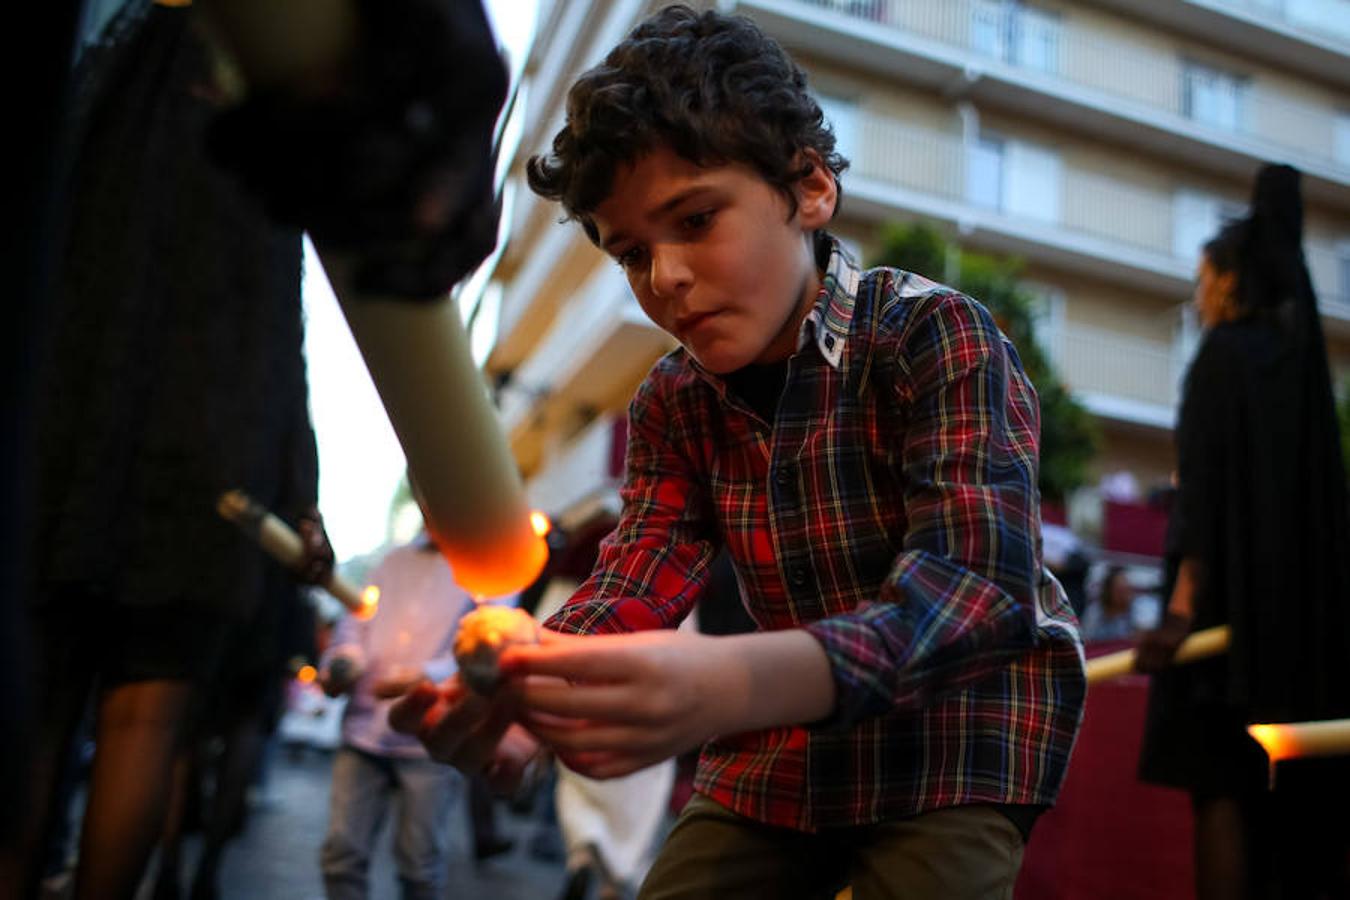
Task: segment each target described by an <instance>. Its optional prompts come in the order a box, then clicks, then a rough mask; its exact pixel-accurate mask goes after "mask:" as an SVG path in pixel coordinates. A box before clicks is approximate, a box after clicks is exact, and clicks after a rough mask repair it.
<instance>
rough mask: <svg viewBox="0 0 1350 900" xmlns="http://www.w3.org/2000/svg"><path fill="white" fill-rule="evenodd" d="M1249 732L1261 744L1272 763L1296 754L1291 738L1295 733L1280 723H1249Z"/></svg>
mask: <svg viewBox="0 0 1350 900" xmlns="http://www.w3.org/2000/svg"><path fill="white" fill-rule="evenodd" d="M1247 733H1248V734H1250V735H1251V736H1252V738H1253V739H1254V740H1255V741H1256V742H1257V743H1258V744H1260V745H1261V749H1262V750H1265V751H1266V756H1269V757H1270V761H1271V762H1272V763H1273V762H1278V761H1279V760H1282V759H1288V758H1289V757H1291V756H1293V755H1295V754H1294V746H1293V744H1294V742H1293V741H1292V740H1291V738H1292V737H1293V735H1292V734H1291V733H1290V732H1289V730H1288V729H1287V728H1284V727H1282V726H1280V725H1249V726H1247Z"/></svg>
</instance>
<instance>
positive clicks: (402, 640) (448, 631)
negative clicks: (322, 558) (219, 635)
mask: <svg viewBox="0 0 1350 900" xmlns="http://www.w3.org/2000/svg"><path fill="white" fill-rule="evenodd" d="M413 496H414V498H416V499H417V501H418V503H419V506H420V504H421V497H420V495H419V494H418V492H417V487H416V485H413ZM369 578H370V583H371V584H373V585H375V586H376V587H378V588H379V591H380V594H379V606H378V609H377V611H376V613H375V614H374V616H373V617H370V618H358V617H356V616H353V615H348V616H345V617H343V618H342V619H341V621H339V623H338V626H337V629H336V631H335V632H334V635H333V639H332V642H331V644H330V645H329V647H328V648H327V650H325V651H324V654H323V660H322V664H321V666H320V676H319V677H320V682H321V684H322V685H323V687H324V689H325V690H326V691H327V692H328V693H329V694H330V695H331V696H336V695H339V694H347V695H349V700H348V702H347V707H346V710H345V711H344V713H343V718H342V745H341V747H339V748H338V751H337V754H336V756H335V757H334V759H333V780H332V795H331V805H330V811H329V818H328V834H327V836H326V837H325V838H324V842H323V847H322V849H321V851H320V862H321V867H322V869H323V880H324V887H325V890H326V892H327V895H328V897H329V898H330V900H358V898H365V897H367V896H369V894H370V885H369V878H368V873H369V869H370V860H371V856H372V854H373V852H374V850H375V843H376V838H377V837H378V835H379V834H380V829H381V826H382V825H383V824H384V821H385V818H386V816H387V815H388V813H389V809H390V804H391V801H393V800H394V799H395V798H397V800H398V810H399V812H398V821H397V822H396V824H395V829H394V859H395V862H396V864H397V869H398V878H399V882H400V884H401V886H402V896H403V897H405V898H409V900H417V898H427V900H433V898H434V900H439V898H440V897H441V895H442V893H443V892H444V890H445V885H446V878H447V874H448V869H447V866H448V853H449V846H450V827H451V826H450V816H451V813H452V810H453V808H454V806H455V804H456V802H457V795H460V794H461V793H463V791H462V788H463V786H464V781H463V779H462V776H461V775H460V774H459V773H458V772H456V771H455V770H454V769H452V768H450V767H448V766H443V765H441V764H439V763H436V762H433V761H432V760H430V759H429V758H428V757H427V753H426V750H425V749H424V748H423V747H422V745H421V744H420V743H419V742H418V741H417V739H416V738H413V737H409V736H407V735H402V734H397V733H395V732H394V731H393V730H392V729H391V728H390V727H389V722H388V710H389V706H390V704H391V703H392V702H393V699H394V698H397V697H399V696H401V695H402V694H403V693H405V692H406V691H407V690H408V689H410V688H411V687H413V686H414V685H416V684H418V683H420V682H422V681H424V680H430V681H434V682H439V681H443V680H445V679H447V678H449V677H450V676H451V675H452V674H453V673H454V671H455V668H456V666H455V659H454V653H453V645H454V637H455V632H456V631H457V629H458V627H459V621H460V619H461V618H463V616H464V615H465V614H466V613H468V612H469V611H471V610H472V609H473V606H474V601H473V598H472V597H471V596H470V595H469V594H468V592H466V591H465V590H464V589H463V588H461V587H460V586H459V585H457V584H456V583H455V580H454V573H453V572H452V570H451V568H450V566H449V564H448V563H446V561H445V560H444V559H443V558H442V557H441V555H440V553H438V552H437V550H436V545H435V544H434V543H433V542H432V540H431V537H430V535H428V534H427V533H426V532H425V531H423V532H422V534H421V535H419V536H418V538H417V539H415V540H414V541H413V542H412V543H410V544H407V545H405V546H402V547H397V548H395V549H393V550H391V551H390V552H389V553H388V554H387V555H386V556H385V557H384V558H383V559H382V560H381V561H380V563H379V565H377V566H376V567H375V569H374V570H373V571H372V572H371V574H370V576H369ZM509 599H510V600H512V601H513V602H514V600H515V598H514V597H512V598H509ZM484 796H485V795H484ZM468 800H469V802H470V804H471V805H472V803H473V800H472V798H468ZM478 802H479V803H480V804H481V803H482V798H481V797H480V799H479V801H478ZM487 802H488V804H489V810H488V815H489V816H490V814H491V800H490V798H488V799H487ZM471 808H472V806H471ZM479 813H480V817H481V815H482V810H481V809H480V810H479ZM488 821H489V822H490V818H489V820H488ZM475 837H476V839H477V841H478V844H477V847H476V849H477V850H478V851H479V853H478V855H479V856H480V857H483V858H485V857H486V856H489V855H495V853H496V852H500V850H502V849H508V848H509V846H510V845H509V844H505V843H504V842H502V841H501V840H500V839H499V838H498V837H497V836H496V835H495V833H483V831H482V830H481V829H478V828H475ZM484 851H487V852H484Z"/></svg>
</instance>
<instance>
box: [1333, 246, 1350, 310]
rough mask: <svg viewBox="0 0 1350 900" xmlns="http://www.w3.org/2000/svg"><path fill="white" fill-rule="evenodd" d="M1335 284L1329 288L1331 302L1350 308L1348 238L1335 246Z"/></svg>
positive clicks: (1349, 253) (1349, 250)
mask: <svg viewBox="0 0 1350 900" xmlns="http://www.w3.org/2000/svg"><path fill="white" fill-rule="evenodd" d="M1336 279H1337V281H1336V284H1335V285H1333V286H1332V288H1331V297H1330V299H1331V300H1334V301H1335V302H1336V303H1338V304H1340V305H1342V306H1350V238H1346V239H1345V240H1343V241H1341V242H1340V243H1338V244H1337V245H1336Z"/></svg>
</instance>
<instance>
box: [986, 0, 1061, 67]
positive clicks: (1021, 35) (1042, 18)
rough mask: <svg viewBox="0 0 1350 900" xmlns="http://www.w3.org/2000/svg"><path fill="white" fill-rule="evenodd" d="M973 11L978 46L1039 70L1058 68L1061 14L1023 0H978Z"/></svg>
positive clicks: (999, 57) (988, 53) (1008, 61)
mask: <svg viewBox="0 0 1350 900" xmlns="http://www.w3.org/2000/svg"><path fill="white" fill-rule="evenodd" d="M970 14H971V19H970V39H971V46H972V47H973V48H974V49H975V50H977V51H979V52H980V53H983V54H985V55H986V56H992V57H994V58H995V59H999V60H1002V61H1003V62H1006V63H1012V64H1013V65H1016V66H1024V67H1026V68H1028V69H1035V70H1036V71H1038V72H1058V71H1059V47H1060V31H1061V28H1060V23H1059V19H1058V17H1056V16H1054V15H1052V14H1051V13H1048V12H1045V11H1043V10H1039V9H1035V8H1033V7H1029V6H1025V5H1023V4H1022V3H1021V2H1020V0H975V3H974V4H973V5H972V6H971V13H970Z"/></svg>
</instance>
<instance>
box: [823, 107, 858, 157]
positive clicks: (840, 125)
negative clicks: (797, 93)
mask: <svg viewBox="0 0 1350 900" xmlns="http://www.w3.org/2000/svg"><path fill="white" fill-rule="evenodd" d="M816 103H818V104H820V111H821V112H822V113H824V114H825V121H826V122H827V123H829V125H830V128H831V129H833V131H834V149H835V150H837V151H838V152H839V153H840V154H841V155H842V156H843V157H844V158H845V159H847V160H848V161H849V162H851V163H854V164H856V163H857V162H858V150H859V140H858V104H857V103H856V102H854V101H853V100H845V99H844V98H842V97H836V96H831V95H829V94H817V95H816Z"/></svg>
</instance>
